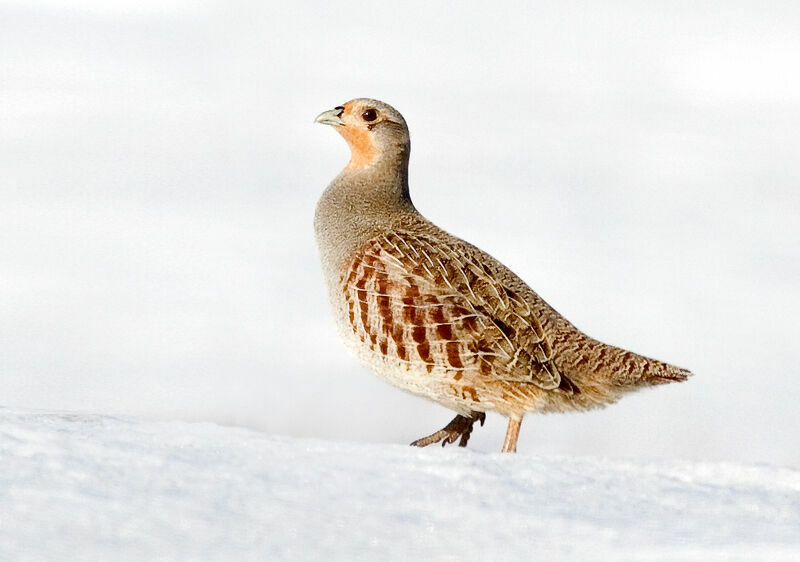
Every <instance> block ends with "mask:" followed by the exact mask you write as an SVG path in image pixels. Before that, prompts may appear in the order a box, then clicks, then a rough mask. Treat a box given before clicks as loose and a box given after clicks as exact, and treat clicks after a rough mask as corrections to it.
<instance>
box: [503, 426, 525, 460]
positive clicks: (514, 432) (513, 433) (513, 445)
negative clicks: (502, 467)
mask: <svg viewBox="0 0 800 562" xmlns="http://www.w3.org/2000/svg"><path fill="white" fill-rule="evenodd" d="M521 425H522V418H519V419H517V418H508V429H507V430H506V440H505V441H503V452H504V453H516V452H517V438H518V437H519V427H520V426H521Z"/></svg>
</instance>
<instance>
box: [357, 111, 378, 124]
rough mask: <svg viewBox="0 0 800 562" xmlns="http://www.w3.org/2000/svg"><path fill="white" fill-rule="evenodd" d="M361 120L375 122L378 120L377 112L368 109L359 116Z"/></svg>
mask: <svg viewBox="0 0 800 562" xmlns="http://www.w3.org/2000/svg"><path fill="white" fill-rule="evenodd" d="M361 118H362V119H363V120H364V121H375V119H377V118H378V112H377V111H375V110H374V109H368V110H366V111H365V112H364V113H362V114H361Z"/></svg>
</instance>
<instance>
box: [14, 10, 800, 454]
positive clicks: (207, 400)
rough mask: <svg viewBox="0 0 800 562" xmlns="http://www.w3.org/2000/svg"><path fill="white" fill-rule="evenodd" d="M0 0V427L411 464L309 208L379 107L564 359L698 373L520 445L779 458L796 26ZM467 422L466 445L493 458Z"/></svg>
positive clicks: (680, 16)
mask: <svg viewBox="0 0 800 562" xmlns="http://www.w3.org/2000/svg"><path fill="white" fill-rule="evenodd" d="M64 4H68V6H64V5H62V3H59V2H55V1H31V0H26V1H22V0H20V1H17V2H8V1H5V2H0V53H1V54H0V405H4V406H10V407H25V408H42V409H68V410H81V411H96V412H115V413H126V414H135V415H142V416H147V417H154V418H164V419H183V420H208V421H216V422H221V423H230V424H238V425H246V426H250V427H254V428H257V429H261V430H263V431H266V432H269V433H274V434H287V435H295V436H315V437H319V438H325V439H338V440H356V441H376V442H395V443H405V442H409V441H411V440H412V439H415V438H417V437H420V436H422V435H423V434H427V433H430V432H431V431H433V430H435V429H438V428H439V427H441V426H442V425H443V424H444V423H446V422H447V421H449V419H450V418H451V413H450V412H447V411H446V410H444V409H443V408H441V407H440V406H438V405H436V404H432V403H427V402H425V401H423V400H421V399H419V398H415V397H412V396H408V395H405V394H403V393H402V392H400V391H398V390H396V389H394V388H392V387H390V386H388V385H386V384H385V383H383V382H381V381H380V380H378V379H377V378H375V377H374V376H372V375H371V374H369V373H368V372H367V371H365V370H364V369H362V368H361V367H359V366H357V365H356V364H355V363H354V362H353V361H352V360H351V359H350V358H349V357H348V356H347V354H346V352H345V351H344V348H343V347H342V346H341V345H340V343H339V342H338V341H337V338H336V334H335V331H334V328H333V323H332V321H331V319H330V317H329V314H328V311H327V308H326V307H327V300H326V297H325V294H324V290H323V284H322V279H321V274H320V270H319V266H318V263H317V256H316V248H315V245H314V240H313V233H312V226H311V220H312V216H313V212H314V205H315V203H316V200H317V198H318V197H319V194H320V193H321V191H322V190H323V189H324V187H325V186H326V184H327V183H328V182H329V181H330V180H331V179H332V178H333V177H334V176H335V174H336V173H337V172H338V171H339V169H340V168H341V167H342V166H344V164H345V163H346V161H347V158H348V151H347V148H346V146H345V144H344V142H343V141H342V140H341V139H340V138H339V137H338V135H336V134H335V133H334V132H333V131H331V130H329V129H327V128H325V127H321V126H319V125H314V124H312V120H313V118H314V116H315V115H316V114H317V113H319V112H320V111H323V110H325V109H329V108H331V107H333V106H335V105H339V104H341V103H342V102H344V101H346V100H348V99H351V98H354V97H362V96H366V97H376V98H380V99H382V100H384V101H386V102H388V103H391V104H393V105H394V106H395V107H397V108H398V109H399V110H400V111H401V112H402V113H403V114H404V116H405V117H406V120H407V121H408V123H409V125H410V128H411V134H412V143H413V151H412V161H411V172H410V176H411V189H412V197H413V198H414V201H415V203H416V205H417V207H418V208H419V209H420V210H421V211H422V212H423V213H424V214H425V215H426V216H428V217H429V218H430V219H432V220H434V221H435V222H437V223H438V224H439V225H440V226H442V227H444V228H445V229H447V230H449V231H451V232H453V233H454V234H456V235H459V236H462V237H464V238H466V239H468V240H469V241H471V242H473V243H475V244H477V245H478V246H480V247H482V248H483V249H485V250H487V251H489V252H490V253H492V254H494V255H495V256H496V257H498V258H499V259H501V260H502V261H503V262H505V263H506V264H507V265H509V266H510V267H511V268H512V269H514V270H515V271H516V272H517V273H518V274H520V275H521V276H522V277H523V278H524V279H525V280H527V281H528V282H529V283H530V284H531V286H532V287H533V288H534V289H535V290H537V291H538V292H539V293H540V294H541V295H542V296H543V297H544V298H545V299H546V300H548V302H550V303H551V304H552V305H553V306H555V308H556V309H558V310H559V311H560V312H562V313H563V314H564V315H565V316H566V317H567V318H568V319H570V320H571V321H572V322H573V323H574V324H576V325H577V326H578V327H580V328H581V329H583V330H584V331H586V332H587V333H589V334H590V335H592V336H594V337H596V338H598V339H601V340H604V341H607V342H609V343H613V344H616V345H620V346H623V347H626V348H628V349H631V350H633V351H637V352H640V353H643V354H646V355H650V356H653V357H657V358H659V359H663V360H666V361H669V362H672V363H675V364H678V365H680V366H684V367H687V368H690V369H692V370H693V371H694V372H695V373H696V376H695V377H694V378H693V379H692V380H690V381H689V382H688V383H685V384H681V385H674V386H670V387H662V388H659V389H656V390H653V391H643V392H641V393H639V394H638V395H633V396H629V397H627V398H625V399H623V401H622V402H620V403H619V404H617V405H615V406H612V407H610V408H608V409H606V410H603V411H599V412H593V413H588V414H579V415H568V416H541V417H535V416H530V417H529V418H526V421H525V423H524V424H523V428H522V434H521V437H520V450H523V451H526V452H533V453H547V454H569V455H574V454H580V455H608V456H638V457H677V458H687V459H711V460H719V459H729V460H747V461H766V462H771V463H781V464H795V465H797V464H798V463H800V452H799V451H800V448H798V447H797V443H799V442H800V424H798V421H797V406H796V405H797V401H798V399H800V368H799V367H798V366H797V362H796V355H797V350H798V347H800V345H798V337H797V326H798V318H799V317H800V298H798V285H799V284H800V189H798V187H800V73H798V71H797V61H798V60H800V35H799V34H798V33H797V30H798V29H800V5H798V4H797V3H796V2H705V3H695V2H674V3H662V2H651V3H644V2H639V3H631V2H604V3H597V2H585V3H579V2H563V1H559V2H534V3H528V2H520V3H495V4H492V5H488V4H486V3H464V2H462V3H434V2H416V3H395V4H392V5H388V4H384V3H376V2H372V3H364V4H358V3H337V2H333V3H320V4H319V5H317V4H304V5H294V4H292V3H288V2H282V3H277V2H276V3H269V2H252V3H235V2H218V3H203V2H191V1H178V2H164V1H151V2H131V3H122V2H117V3H108V2H94V1H88V0H87V1H74V2H70V3H64ZM504 430H505V423H504V420H502V419H500V418H499V417H497V416H492V417H490V418H489V419H488V421H487V426H486V427H484V428H482V429H480V430H479V431H476V432H475V434H474V436H473V440H472V442H471V445H472V446H474V447H476V448H477V449H480V450H486V451H494V450H497V449H499V447H500V444H501V441H502V435H503V432H504Z"/></svg>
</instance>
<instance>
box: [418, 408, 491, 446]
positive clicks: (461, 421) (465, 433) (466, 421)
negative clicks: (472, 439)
mask: <svg viewBox="0 0 800 562" xmlns="http://www.w3.org/2000/svg"><path fill="white" fill-rule="evenodd" d="M476 421H480V422H481V425H483V422H485V421H486V414H485V413H484V412H472V415H471V416H470V417H467V416H462V415H461V414H459V415H457V416H456V417H454V418H453V421H451V422H450V423H448V424H447V425H446V426H444V428H442V429H440V430H439V431H437V432H436V433H431V434H430V435H428V436H427V437H423V438H421V439H417V440H416V441H414V442H413V443H411V446H412V447H427V446H428V445H430V444H431V443H438V442H439V441H441V442H442V447H444V446H445V445H449V444H450V443H455V442H456V440H457V439H458V438H459V437H460V438H461V441H459V442H458V446H459V447H466V446H467V441H469V436H470V434H471V433H472V426H473V425H474V424H475V422H476Z"/></svg>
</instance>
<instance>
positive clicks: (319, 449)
mask: <svg viewBox="0 0 800 562" xmlns="http://www.w3.org/2000/svg"><path fill="white" fill-rule="evenodd" d="M154 558H159V559H161V560H178V559H181V560H184V559H204V560H220V559H229V560H312V559H330V558H334V559H340V560H383V559H415V558H424V559H434V560H487V559H493V560H504V559H509V560H510V559H517V560H536V559H541V560H553V559H560V560H563V559H589V558H591V559H603V560H613V559H625V560H636V559H647V560H654V559H664V560H667V559H668V560H676V559H702V560H714V559H726V560H728V559H742V560H744V559H754V558H757V559H770V560H781V559H786V560H788V559H795V560H796V559H798V558H800V472H798V471H797V470H794V469H790V468H779V467H770V466H754V465H742V464H718V463H715V464H708V463H689V462H679V461H663V462H661V461H635V460H610V459H600V458H580V457H578V458H567V457H541V456H531V455H526V454H524V453H522V454H518V455H501V454H484V453H475V452H473V451H470V450H469V449H466V450H464V449H457V448H447V449H441V448H439V447H433V448H429V449H423V450H418V449H413V448H409V447H407V446H402V445H356V444H349V443H336V442H324V441H314V440H300V439H289V438H281V437H275V436H270V435H266V434H262V433H258V432H255V431H251V430H245V429H238V428H230V427H222V426H217V425H211V424H200V423H192V424H188V423H179V422H164V423H155V422H147V421H142V420H137V419H133V418H119V417H110V416H99V415H82V414H77V413H57V412H36V411H25V410H14V409H3V408H0V559H2V560H67V559H69V560H84V559H96V560H97V559H106V560H112V559H113V560H141V559H154Z"/></svg>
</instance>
